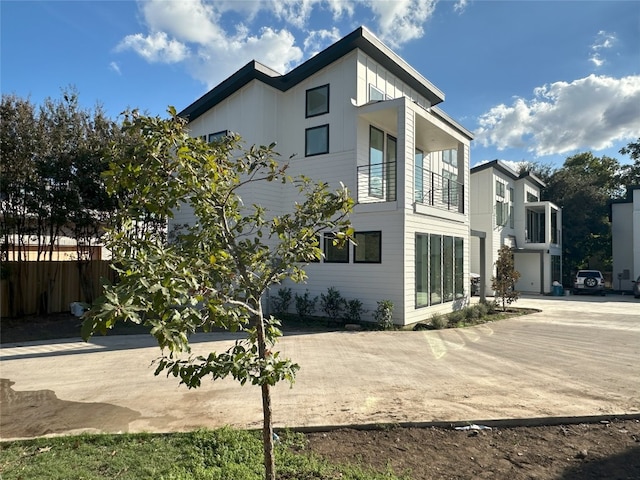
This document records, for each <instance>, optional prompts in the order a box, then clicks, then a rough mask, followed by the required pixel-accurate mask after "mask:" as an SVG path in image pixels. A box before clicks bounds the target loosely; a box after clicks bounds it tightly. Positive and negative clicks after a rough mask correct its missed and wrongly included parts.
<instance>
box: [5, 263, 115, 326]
mask: <svg viewBox="0 0 640 480" xmlns="http://www.w3.org/2000/svg"><path fill="white" fill-rule="evenodd" d="M2 270H3V272H4V275H3V277H4V278H3V280H2V281H1V282H0V315H1V316H2V317H18V316H23V315H34V314H48V313H60V312H68V311H69V305H70V304H71V303H72V302H86V303H91V302H92V301H93V300H95V299H96V298H97V297H99V296H100V295H101V294H102V280H101V278H107V279H109V280H110V281H112V282H113V281H114V279H115V272H114V271H113V270H112V269H111V268H109V262H108V261H105V260H93V261H89V262H74V261H61V262H3V265H2Z"/></svg>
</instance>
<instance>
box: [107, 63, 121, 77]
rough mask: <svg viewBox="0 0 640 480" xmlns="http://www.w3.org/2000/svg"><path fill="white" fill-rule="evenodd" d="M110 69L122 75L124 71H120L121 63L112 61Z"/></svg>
mask: <svg viewBox="0 0 640 480" xmlns="http://www.w3.org/2000/svg"><path fill="white" fill-rule="evenodd" d="M109 69H110V70H113V71H114V72H116V73H117V74H118V75H122V72H120V65H118V64H117V62H111V63H110V64H109Z"/></svg>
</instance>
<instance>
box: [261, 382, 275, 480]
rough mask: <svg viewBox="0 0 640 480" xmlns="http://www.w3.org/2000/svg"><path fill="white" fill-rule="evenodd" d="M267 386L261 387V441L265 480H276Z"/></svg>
mask: <svg viewBox="0 0 640 480" xmlns="http://www.w3.org/2000/svg"><path fill="white" fill-rule="evenodd" d="M270 388H271V387H270V386H269V384H266V383H265V384H263V385H262V416H263V419H264V421H263V424H262V440H263V442H264V469H265V475H264V478H265V480H276V460H275V454H274V451H273V425H272V422H271V391H270Z"/></svg>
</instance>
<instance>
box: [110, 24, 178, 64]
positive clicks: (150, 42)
mask: <svg viewBox="0 0 640 480" xmlns="http://www.w3.org/2000/svg"><path fill="white" fill-rule="evenodd" d="M123 50H133V51H135V52H136V53H137V54H138V55H140V56H141V57H143V58H144V59H145V60H147V61H148V62H150V63H176V62H180V61H182V60H184V59H185V58H187V56H188V55H189V49H188V48H187V46H186V45H184V44H183V43H181V42H179V41H177V40H174V39H171V38H169V36H168V35H167V34H166V33H164V32H155V33H153V34H151V35H142V34H141V33H136V34H134V35H127V36H126V37H124V39H123V40H122V41H121V42H120V43H119V44H118V46H117V47H116V51H123Z"/></svg>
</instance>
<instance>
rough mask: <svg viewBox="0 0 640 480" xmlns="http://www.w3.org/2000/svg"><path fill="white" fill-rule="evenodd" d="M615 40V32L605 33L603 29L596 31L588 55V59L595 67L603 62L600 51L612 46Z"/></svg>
mask: <svg viewBox="0 0 640 480" xmlns="http://www.w3.org/2000/svg"><path fill="white" fill-rule="evenodd" d="M616 40H617V38H616V36H615V34H612V33H607V32H605V31H604V30H600V31H599V32H598V34H597V35H596V40H595V42H593V45H591V55H590V56H589V61H590V62H591V63H593V64H594V65H595V66H596V68H598V67H601V66H602V65H604V63H605V60H604V59H603V58H602V51H603V50H605V49H609V48H612V47H613V45H614V44H615V43H616Z"/></svg>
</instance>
